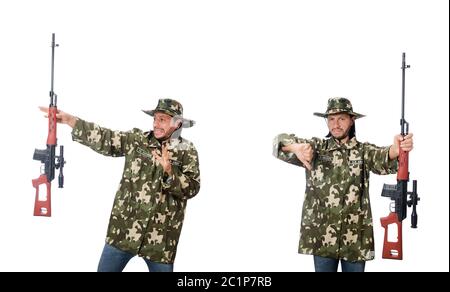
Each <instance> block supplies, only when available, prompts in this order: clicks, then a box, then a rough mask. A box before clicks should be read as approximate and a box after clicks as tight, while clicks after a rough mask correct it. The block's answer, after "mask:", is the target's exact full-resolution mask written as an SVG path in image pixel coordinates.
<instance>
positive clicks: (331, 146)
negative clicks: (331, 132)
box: [327, 137, 358, 151]
mask: <svg viewBox="0 0 450 292" xmlns="http://www.w3.org/2000/svg"><path fill="white" fill-rule="evenodd" d="M327 142H328V143H327V150H330V151H331V150H337V149H354V148H356V146H358V141H357V140H356V137H353V138H351V139H350V140H348V141H347V142H345V143H344V144H339V143H338V142H336V140H335V139H334V138H333V137H331V138H329V139H328V140H327Z"/></svg>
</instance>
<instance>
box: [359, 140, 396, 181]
mask: <svg viewBox="0 0 450 292" xmlns="http://www.w3.org/2000/svg"><path fill="white" fill-rule="evenodd" d="M364 161H365V166H366V167H367V168H368V170H369V171H372V172H373V173H375V174H382V175H383V174H393V173H396V172H397V169H398V162H397V159H392V160H391V159H389V146H388V147H378V146H375V145H373V144H369V143H365V144H364Z"/></svg>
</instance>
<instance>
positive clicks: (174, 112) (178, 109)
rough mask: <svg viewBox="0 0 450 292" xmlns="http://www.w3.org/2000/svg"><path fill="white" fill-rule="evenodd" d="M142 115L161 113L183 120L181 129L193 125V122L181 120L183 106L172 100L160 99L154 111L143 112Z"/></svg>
mask: <svg viewBox="0 0 450 292" xmlns="http://www.w3.org/2000/svg"><path fill="white" fill-rule="evenodd" d="M143 112H144V113H146V114H148V115H150V116H152V117H153V116H154V115H155V113H156V112H163V113H166V114H168V115H169V116H172V117H175V118H179V119H181V120H183V128H190V127H192V126H194V125H195V121H193V120H189V119H185V118H183V106H182V105H181V103H179V102H178V101H176V100H173V99H168V98H166V99H160V100H158V105H157V106H156V108H155V109H154V110H143Z"/></svg>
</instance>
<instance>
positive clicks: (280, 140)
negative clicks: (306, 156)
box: [272, 133, 317, 167]
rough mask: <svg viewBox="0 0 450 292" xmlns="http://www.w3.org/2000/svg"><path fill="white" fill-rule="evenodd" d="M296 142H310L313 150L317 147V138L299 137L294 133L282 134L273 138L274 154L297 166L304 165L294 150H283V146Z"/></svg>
mask: <svg viewBox="0 0 450 292" xmlns="http://www.w3.org/2000/svg"><path fill="white" fill-rule="evenodd" d="M294 143H309V144H311V147H313V150H314V149H316V144H317V141H315V139H312V140H308V139H303V138H298V137H296V136H295V135H294V134H290V135H289V134H285V133H283V134H280V135H278V136H276V137H275V139H273V153H272V154H273V156H275V157H276V158H278V159H280V160H282V161H284V162H287V163H291V164H294V165H297V166H301V167H304V165H303V163H302V162H301V161H300V160H298V158H297V156H296V155H295V154H294V153H292V152H285V151H283V150H282V147H283V146H286V145H290V144H294Z"/></svg>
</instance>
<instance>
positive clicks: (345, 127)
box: [327, 113, 355, 140]
mask: <svg viewBox="0 0 450 292" xmlns="http://www.w3.org/2000/svg"><path fill="white" fill-rule="evenodd" d="M354 122H355V118H354V117H352V116H350V115H349V114H346V113H341V114H334V115H329V116H328V117H327V124H328V130H330V133H331V135H332V136H333V137H334V138H335V139H338V140H342V139H345V138H347V137H348V132H349V131H350V128H351V127H352V126H353V123H354Z"/></svg>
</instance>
